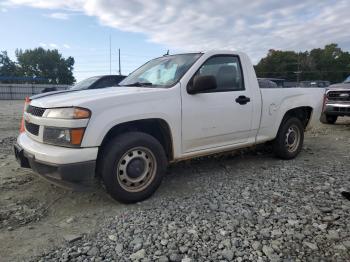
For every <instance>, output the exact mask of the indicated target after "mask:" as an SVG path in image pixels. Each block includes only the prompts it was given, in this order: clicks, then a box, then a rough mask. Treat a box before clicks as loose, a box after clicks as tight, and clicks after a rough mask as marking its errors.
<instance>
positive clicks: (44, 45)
mask: <svg viewBox="0 0 350 262" xmlns="http://www.w3.org/2000/svg"><path fill="white" fill-rule="evenodd" d="M39 46H41V47H43V48H45V47H47V44H45V43H39Z"/></svg>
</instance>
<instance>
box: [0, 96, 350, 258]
mask: <svg viewBox="0 0 350 262" xmlns="http://www.w3.org/2000/svg"><path fill="white" fill-rule="evenodd" d="M0 103H3V101H0ZM9 107H10V106H9ZM12 108H14V109H13V110H15V109H18V108H20V106H19V104H18V105H16V104H13V105H12ZM1 115H4V116H5V115H6V114H3V113H2V114H1ZM1 115H0V116H1ZM8 115H13V113H11V112H10V113H8ZM16 118H18V117H16ZM6 119H7V118H6ZM0 121H2V119H0ZM9 121H10V120H9ZM12 125H13V124H12ZM15 133H16V131H15V130H13V131H12V133H11V132H10V131H8V132H7V133H6V135H4V136H1V137H0V146H1V151H0V160H1V162H0V165H1V166H2V167H1V169H0V189H1V190H0V241H1V243H2V245H1V246H0V253H1V254H2V259H3V260H4V261H13V260H18V261H23V260H31V261H38V260H40V261H130V260H132V261H157V260H158V261H220V260H222V261H231V260H234V261H349V260H350V223H349V221H350V201H348V200H345V199H344V198H342V196H341V195H340V192H341V191H342V190H346V189H347V190H349V189H350V171H349V170H350V161H349V160H350V151H349V146H350V121H349V119H340V121H339V124H337V125H334V126H330V125H320V126H319V127H317V128H315V129H313V130H312V131H310V132H308V133H307V134H306V137H305V145H304V149H303V151H302V153H301V154H300V156H299V157H297V158H296V159H294V160H291V161H282V160H278V159H275V158H274V157H273V155H272V154H271V153H269V152H268V151H266V150H247V151H245V152H243V151H241V152H238V153H234V154H231V155H224V156H216V157H209V158H201V159H198V160H193V161H187V162H184V163H179V164H176V165H173V166H171V167H170V169H169V171H168V173H167V175H166V177H165V179H164V182H163V183H162V185H161V187H160V188H159V190H158V191H157V192H156V194H155V195H154V196H153V197H152V198H150V199H149V200H146V201H144V202H142V203H138V204H136V205H121V204H119V203H117V202H115V201H113V200H111V199H110V198H109V197H108V196H107V195H106V193H105V192H104V190H103V188H101V187H100V186H96V191H94V192H92V193H91V192H89V193H78V192H74V193H70V192H67V191H65V190H63V189H60V188H56V187H53V186H49V185H48V184H47V183H45V182H42V181H41V180H39V179H38V178H37V176H35V175H34V174H33V173H31V172H30V171H28V170H25V171H24V170H22V169H20V168H18V167H17V165H16V163H15V162H14V159H13V157H12V156H11V155H9V152H10V151H9V150H10V145H11V143H12V138H11V137H14V136H15Z"/></svg>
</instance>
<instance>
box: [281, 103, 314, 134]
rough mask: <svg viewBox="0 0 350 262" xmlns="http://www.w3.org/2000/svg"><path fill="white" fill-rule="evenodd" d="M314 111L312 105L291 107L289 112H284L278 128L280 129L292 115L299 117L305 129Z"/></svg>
mask: <svg viewBox="0 0 350 262" xmlns="http://www.w3.org/2000/svg"><path fill="white" fill-rule="evenodd" d="M312 112H313V108H312V107H311V106H300V107H295V108H292V109H289V110H288V111H287V112H285V113H284V115H283V117H282V120H281V122H280V124H279V127H278V130H280V128H281V126H282V125H283V123H284V122H285V121H286V120H287V119H289V118H291V117H295V118H298V119H299V120H300V121H301V123H302V124H303V127H304V130H305V129H306V128H307V126H308V124H309V122H310V119H311V116H312Z"/></svg>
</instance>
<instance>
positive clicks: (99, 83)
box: [70, 75, 126, 90]
mask: <svg viewBox="0 0 350 262" xmlns="http://www.w3.org/2000/svg"><path fill="white" fill-rule="evenodd" d="M125 77H126V76H123V75H102V76H93V77H89V78H87V79H84V80H82V81H80V82H78V83H77V84H75V85H74V86H72V87H71V88H70V90H85V89H99V88H106V87H110V86H117V85H118V84H119V83H120V82H121V81H122V80H123V79H124V78H125Z"/></svg>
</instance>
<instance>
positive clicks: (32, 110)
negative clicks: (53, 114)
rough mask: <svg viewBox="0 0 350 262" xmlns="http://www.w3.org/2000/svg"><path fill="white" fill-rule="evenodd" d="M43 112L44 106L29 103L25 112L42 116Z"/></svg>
mask: <svg viewBox="0 0 350 262" xmlns="http://www.w3.org/2000/svg"><path fill="white" fill-rule="evenodd" d="M44 112H45V108H41V107H36V106H31V105H29V106H28V107H27V113H29V114H31V115H33V116H43V114H44Z"/></svg>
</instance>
